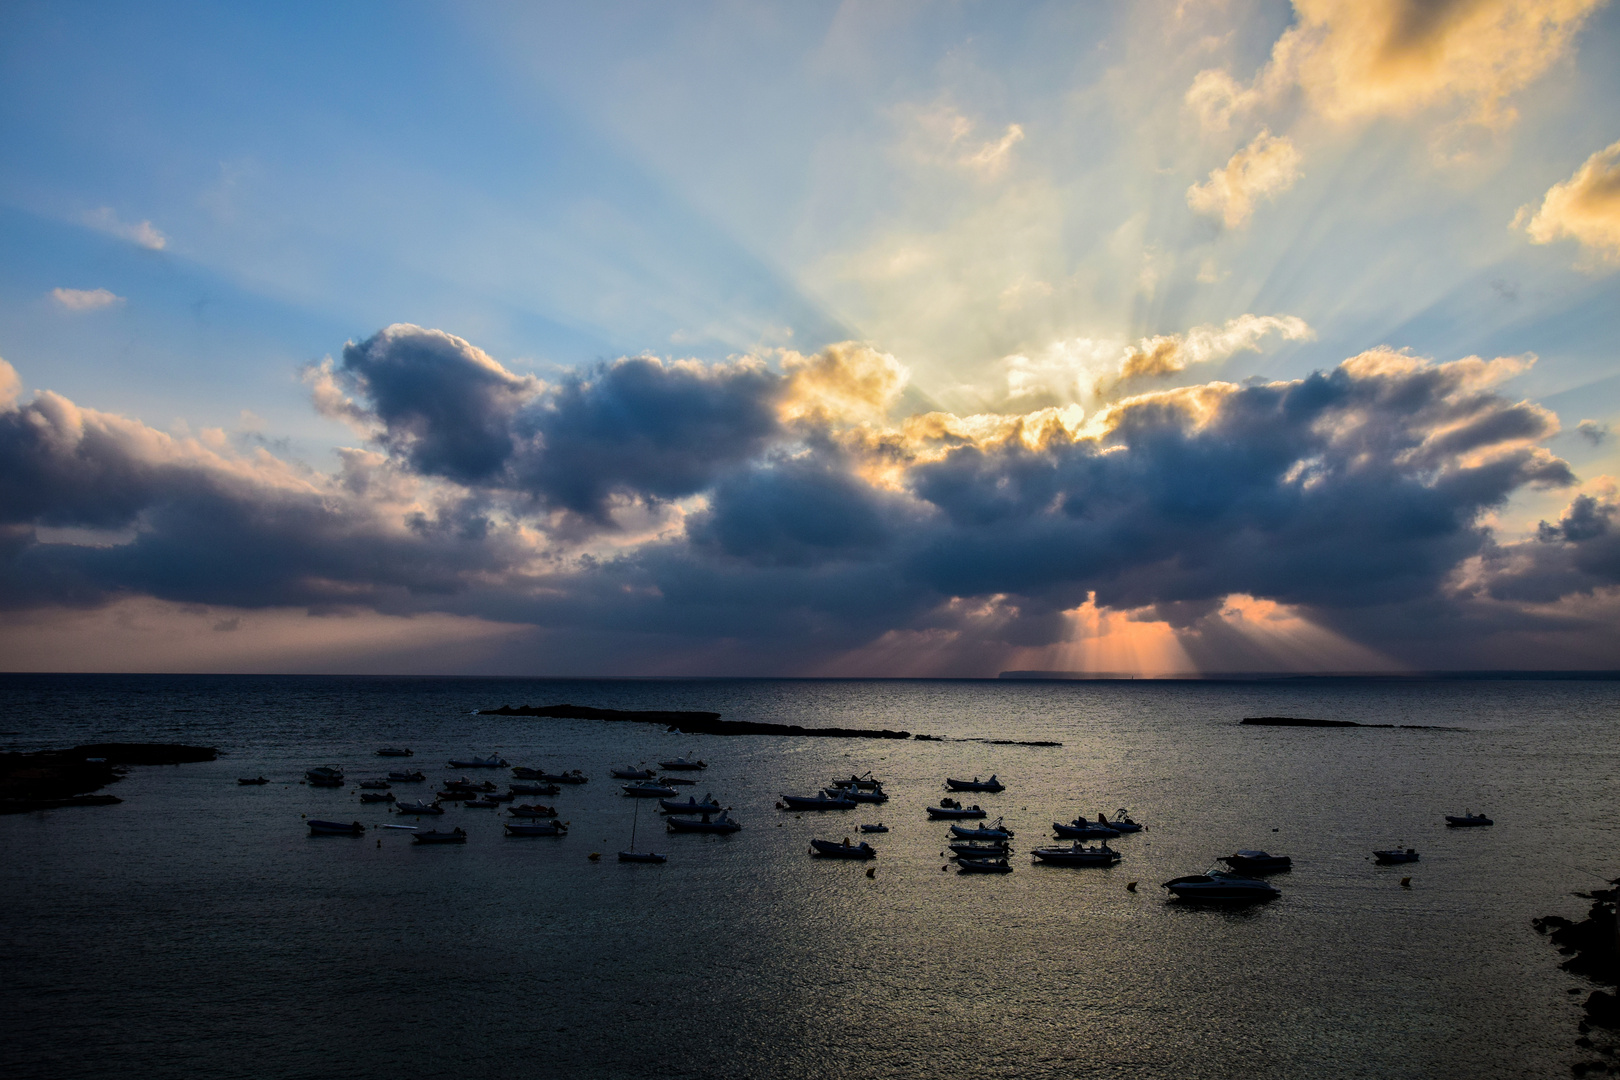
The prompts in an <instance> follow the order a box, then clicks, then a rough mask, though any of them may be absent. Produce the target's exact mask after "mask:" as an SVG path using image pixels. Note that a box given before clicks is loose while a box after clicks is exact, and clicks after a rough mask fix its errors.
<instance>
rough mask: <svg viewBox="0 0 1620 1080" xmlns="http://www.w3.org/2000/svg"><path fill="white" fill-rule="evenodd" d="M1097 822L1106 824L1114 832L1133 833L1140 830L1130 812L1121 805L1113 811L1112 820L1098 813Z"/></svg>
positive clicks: (1140, 827)
mask: <svg viewBox="0 0 1620 1080" xmlns="http://www.w3.org/2000/svg"><path fill="white" fill-rule="evenodd" d="M1097 824H1099V825H1106V826H1107V827H1108V828H1110V829H1113V830H1114V831H1115V832H1122V833H1133V832H1141V831H1142V826H1140V825H1138V824H1137V823H1136V822H1134V821H1132V820H1131V815H1130V812H1129V811H1127V810H1126V809H1125V808H1124V807H1123V806H1122V807H1120V808H1119V809H1118V810H1115V811H1114V820H1113V821H1109V820H1108V819H1107V818H1106V817H1104V816H1103V815H1102V814H1098V815H1097Z"/></svg>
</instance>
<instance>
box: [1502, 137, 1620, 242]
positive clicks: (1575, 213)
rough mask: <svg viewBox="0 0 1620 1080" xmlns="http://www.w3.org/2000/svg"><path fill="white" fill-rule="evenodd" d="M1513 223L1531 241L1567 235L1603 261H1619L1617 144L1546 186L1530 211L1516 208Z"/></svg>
mask: <svg viewBox="0 0 1620 1080" xmlns="http://www.w3.org/2000/svg"><path fill="white" fill-rule="evenodd" d="M1513 223H1514V225H1515V226H1520V225H1522V226H1523V227H1524V230H1525V231H1526V232H1528V233H1529V234H1530V240H1531V242H1532V243H1536V244H1550V243H1552V242H1553V241H1555V240H1562V239H1565V238H1568V239H1571V240H1574V241H1575V242H1576V243H1578V244H1580V245H1581V247H1582V248H1584V249H1585V250H1586V251H1588V252H1590V253H1591V254H1592V255H1594V256H1596V258H1597V259H1598V260H1600V261H1602V262H1608V263H1616V262H1620V142H1617V143H1614V144H1612V145H1611V146H1608V147H1607V148H1605V149H1603V150H1599V151H1598V152H1597V153H1595V154H1593V155H1592V156H1591V157H1589V158H1587V159H1586V162H1585V163H1584V164H1583V165H1582V166H1581V167H1580V168H1579V169H1576V170H1575V175H1574V176H1572V177H1570V178H1569V179H1568V180H1565V181H1564V182H1563V183H1561V184H1554V185H1553V186H1552V187H1551V188H1549V189H1548V191H1547V196H1546V198H1544V199H1543V200H1542V201H1541V208H1540V209H1539V210H1537V211H1535V213H1534V215H1532V214H1531V213H1530V207H1529V206H1525V207H1522V208H1520V210H1519V214H1518V216H1517V217H1516V218H1515V219H1514V222H1513Z"/></svg>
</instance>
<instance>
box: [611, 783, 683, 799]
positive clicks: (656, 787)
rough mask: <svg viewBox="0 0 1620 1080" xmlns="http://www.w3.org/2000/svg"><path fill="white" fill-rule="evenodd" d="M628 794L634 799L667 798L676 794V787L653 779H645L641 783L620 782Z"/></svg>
mask: <svg viewBox="0 0 1620 1080" xmlns="http://www.w3.org/2000/svg"><path fill="white" fill-rule="evenodd" d="M619 787H620V788H622V789H623V791H624V793H625V794H626V795H629V796H630V797H631V798H634V799H665V798H669V797H670V796H672V795H674V794H675V789H674V788H670V787H665V786H664V785H663V784H660V783H657V782H656V781H653V780H643V781H642V782H641V783H639V784H620V785H619Z"/></svg>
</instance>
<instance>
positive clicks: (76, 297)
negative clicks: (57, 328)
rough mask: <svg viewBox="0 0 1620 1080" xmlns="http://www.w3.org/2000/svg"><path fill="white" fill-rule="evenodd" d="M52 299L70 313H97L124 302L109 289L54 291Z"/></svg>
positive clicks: (52, 291)
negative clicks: (98, 310) (101, 309)
mask: <svg viewBox="0 0 1620 1080" xmlns="http://www.w3.org/2000/svg"><path fill="white" fill-rule="evenodd" d="M51 299H52V300H53V301H54V302H55V303H56V304H57V305H58V306H59V307H64V308H66V309H67V310H69V311H95V310H96V309H97V308H104V307H112V306H113V305H114V304H122V303H123V302H124V298H123V297H122V296H119V295H118V294H117V293H114V292H111V291H109V290H107V289H52V290H51Z"/></svg>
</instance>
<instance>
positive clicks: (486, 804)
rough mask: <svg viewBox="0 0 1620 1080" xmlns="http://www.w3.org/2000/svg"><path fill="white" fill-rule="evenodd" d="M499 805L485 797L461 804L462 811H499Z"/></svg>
mask: <svg viewBox="0 0 1620 1080" xmlns="http://www.w3.org/2000/svg"><path fill="white" fill-rule="evenodd" d="M500 806H501V804H500V803H499V802H497V801H495V800H494V799H492V798H490V797H489V796H488V795H485V796H484V797H483V798H481V799H468V800H467V801H466V802H464V803H462V804H461V807H462V809H463V810H499V809H500Z"/></svg>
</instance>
